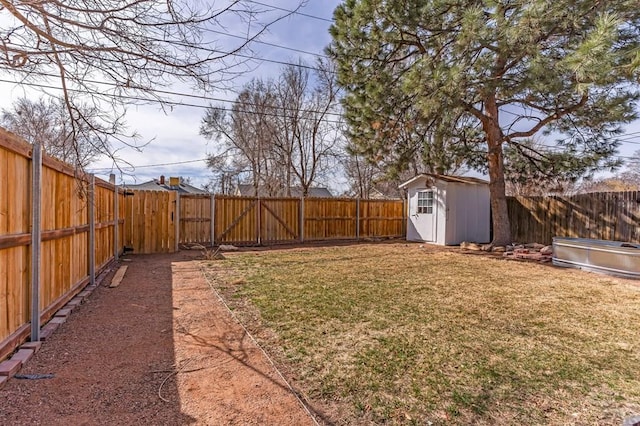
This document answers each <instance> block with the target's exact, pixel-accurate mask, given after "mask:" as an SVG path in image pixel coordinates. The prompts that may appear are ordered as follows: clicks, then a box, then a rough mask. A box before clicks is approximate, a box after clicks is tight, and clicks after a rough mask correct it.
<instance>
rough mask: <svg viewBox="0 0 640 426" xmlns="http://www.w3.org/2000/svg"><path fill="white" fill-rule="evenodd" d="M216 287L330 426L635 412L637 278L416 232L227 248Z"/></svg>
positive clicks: (639, 397) (568, 418) (575, 419)
mask: <svg viewBox="0 0 640 426" xmlns="http://www.w3.org/2000/svg"><path fill="white" fill-rule="evenodd" d="M204 265H205V267H206V270H207V273H208V275H209V277H210V278H211V281H212V282H213V284H214V286H216V287H217V290H218V291H219V292H220V293H221V294H222V295H223V297H225V299H226V300H227V302H228V303H229V304H230V305H231V307H232V309H234V310H235V311H236V313H237V315H238V316H239V317H240V319H241V320H242V321H243V322H245V324H247V325H248V327H249V329H250V330H252V332H254V334H256V335H257V336H258V339H259V340H261V343H262V344H263V346H265V347H266V349H267V351H268V352H269V353H270V354H272V355H273V356H274V357H275V358H276V360H277V362H279V363H280V364H281V365H282V367H283V368H284V370H285V371H286V373H287V375H289V376H290V377H292V378H293V379H294V382H295V386H296V387H297V388H299V389H300V391H301V393H302V394H303V395H305V396H306V397H307V398H308V399H309V401H310V403H311V405H312V406H313V407H316V408H319V409H320V410H323V411H324V412H326V413H328V415H329V418H330V420H331V421H332V422H334V423H335V424H372V423H373V424H380V423H387V424H420V425H423V424H514V425H516V424H517V425H522V424H585V425H586V424H590V425H591V424H611V425H620V424H621V423H622V421H623V419H624V418H625V417H627V416H630V415H632V414H636V415H637V414H640V286H639V284H640V283H638V282H637V281H629V280H622V279H616V278H612V277H607V276H601V275H596V274H589V273H585V272H582V271H576V270H568V269H560V268H555V267H552V266H550V265H538V264H533V263H523V262H517V261H507V260H503V259H502V258H495V257H488V256H480V255H473V254H461V253H460V252H458V251H457V250H453V249H439V248H435V247H433V246H427V247H426V248H422V247H420V246H419V245H417V244H405V243H395V244H378V245H374V244H360V245H350V246H338V247H317V248H301V249H289V250H274V251H256V252H242V253H234V254H231V255H228V256H227V259H226V260H224V261H216V262H212V261H205V263H204Z"/></svg>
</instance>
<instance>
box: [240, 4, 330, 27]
mask: <svg viewBox="0 0 640 426" xmlns="http://www.w3.org/2000/svg"><path fill="white" fill-rule="evenodd" d="M245 1H246V2H248V3H253V4H258V5H260V6H264V7H270V8H271V9H275V10H279V11H281V12H287V13H290V14H293V15H300V16H305V17H307V18H312V19H317V20H319V21H325V22H331V23H333V19H329V18H323V17H322V16H317V15H311V14H308V13H304V12H300V11H299V10H291V9H285V8H283V7H279V6H274V5H272V4H267V3H262V2H259V1H255V0H245Z"/></svg>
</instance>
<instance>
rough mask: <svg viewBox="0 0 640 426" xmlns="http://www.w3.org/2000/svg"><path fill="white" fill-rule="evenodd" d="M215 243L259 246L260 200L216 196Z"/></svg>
mask: <svg viewBox="0 0 640 426" xmlns="http://www.w3.org/2000/svg"><path fill="white" fill-rule="evenodd" d="M214 210H215V211H214V221H213V223H214V239H215V243H218V244H225V243H233V244H258V218H259V216H258V212H259V209H258V199H257V198H253V197H231V196H224V195H216V196H215V203H214Z"/></svg>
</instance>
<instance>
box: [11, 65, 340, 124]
mask: <svg viewBox="0 0 640 426" xmlns="http://www.w3.org/2000/svg"><path fill="white" fill-rule="evenodd" d="M32 74H38V75H42V76H44V77H56V76H55V75H54V74H46V73H40V72H36V73H32ZM84 81H85V82H87V83H92V84H101V85H105V86H110V87H118V86H117V85H116V84H114V83H108V82H101V81H96V80H88V79H85V80H84ZM0 82H4V83H12V84H19V85H25V86H30V87H39V88H43V89H54V90H62V88H61V87H57V86H52V85H47V84H41V83H34V82H16V81H11V80H5V79H0ZM67 90H69V91H73V92H76V93H81V94H86V95H91V94H92V93H91V92H89V91H88V90H81V89H73V88H68V89H67ZM149 92H150V93H154V94H158V95H170V96H183V97H187V98H194V99H201V100H205V101H209V102H223V103H229V104H232V105H246V106H262V107H265V108H267V109H270V110H272V111H276V112H258V111H249V110H243V109H237V108H236V109H235V111H237V112H241V113H245V114H256V115H264V116H267V117H286V118H288V117H287V116H286V115H283V114H279V113H278V112H277V111H278V110H280V111H285V112H294V111H296V112H300V113H311V114H324V115H326V116H335V117H342V114H340V113H337V112H325V111H320V110H313V109H294V108H290V107H286V106H277V105H258V104H255V103H252V102H243V103H242V104H241V103H239V102H237V101H235V100H229V99H223V98H216V97H212V96H206V95H196V94H190V93H182V92H174V91H170V90H162V89H153V90H149ZM98 95H100V96H106V97H112V98H116V99H129V100H135V101H141V102H153V103H159V104H166V105H174V106H187V107H194V108H202V109H207V108H214V109H218V110H224V111H231V109H229V108H223V107H218V106H213V105H210V106H208V105H198V104H192V103H187V102H183V101H172V100H159V99H153V98H144V97H140V96H131V95H117V94H109V93H98ZM289 117H293V116H289ZM323 121H325V122H328V123H336V124H341V123H342V121H339V120H329V119H323Z"/></svg>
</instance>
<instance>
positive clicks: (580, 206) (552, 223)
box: [507, 191, 640, 244]
mask: <svg viewBox="0 0 640 426" xmlns="http://www.w3.org/2000/svg"><path fill="white" fill-rule="evenodd" d="M507 204H508V209H509V219H510V221H511V232H512V235H513V238H514V240H515V241H523V242H531V241H536V242H540V243H543V244H550V243H551V241H552V239H553V237H554V236H559V237H580V238H594V239H603V240H614V241H627V242H634V243H639V242H640V191H627V192H600V193H590V194H579V195H574V196H570V197H509V198H508V199H507Z"/></svg>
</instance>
